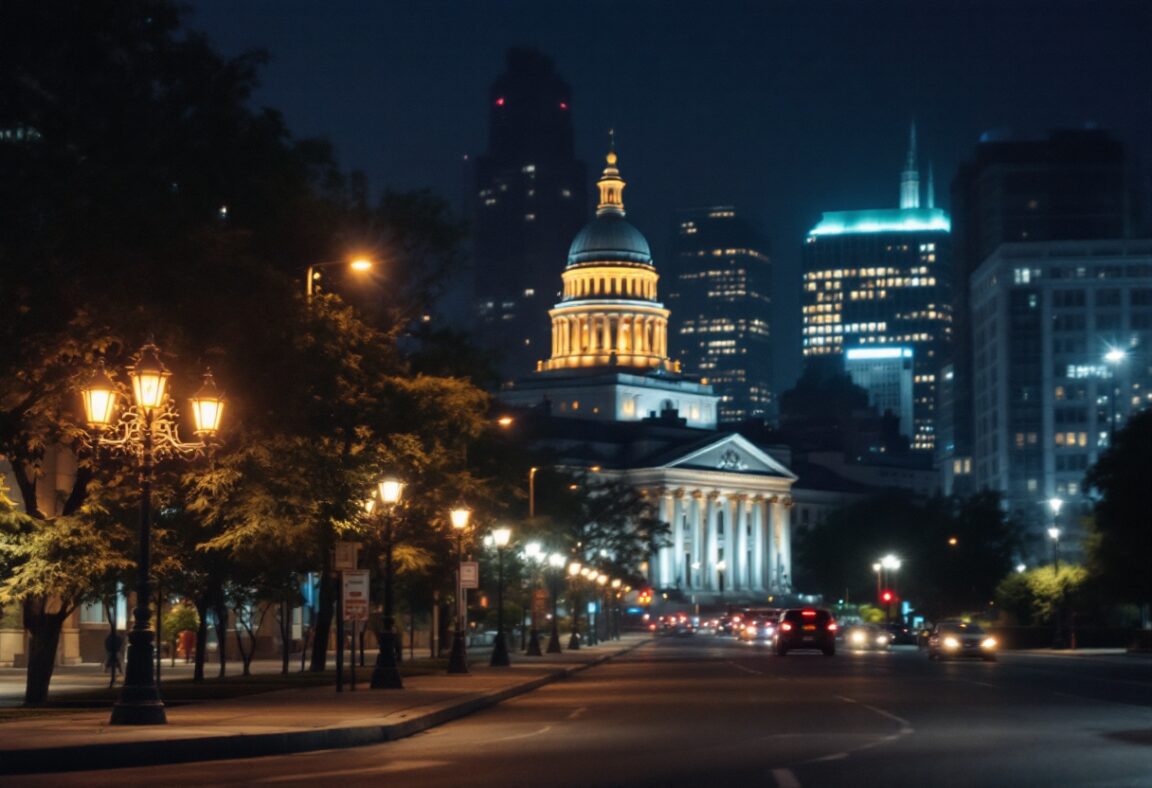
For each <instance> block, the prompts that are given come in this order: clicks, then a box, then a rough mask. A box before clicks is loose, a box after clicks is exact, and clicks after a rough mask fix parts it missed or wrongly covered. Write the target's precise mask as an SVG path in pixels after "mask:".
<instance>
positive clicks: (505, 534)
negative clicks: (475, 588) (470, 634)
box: [488, 528, 512, 668]
mask: <svg viewBox="0 0 1152 788" xmlns="http://www.w3.org/2000/svg"><path fill="white" fill-rule="evenodd" d="M511 539H512V529H511V528H497V529H496V530H494V531H493V532H492V543H493V544H494V545H496V566H497V570H496V571H497V579H496V640H495V641H494V642H493V643H492V661H491V662H489V663H488V665H489V666H490V667H493V668H506V667H508V666H509V665H510V664H511V663H510V662H509V660H508V643H507V641H506V640H505V638H504V548H505V547H507V546H508V542H509V541H511Z"/></svg>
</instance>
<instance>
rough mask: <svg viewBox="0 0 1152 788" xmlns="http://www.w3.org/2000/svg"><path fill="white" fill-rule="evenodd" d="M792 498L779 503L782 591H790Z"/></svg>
mask: <svg viewBox="0 0 1152 788" xmlns="http://www.w3.org/2000/svg"><path fill="white" fill-rule="evenodd" d="M792 503H793V502H792V498H791V497H790V496H789V497H786V498H784V499H783V500H782V501H781V502H780V554H781V555H780V565H781V567H782V574H781V584H782V585H783V590H784V591H786V592H787V591H791V590H792Z"/></svg>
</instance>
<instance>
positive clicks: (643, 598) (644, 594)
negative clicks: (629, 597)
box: [638, 588, 652, 605]
mask: <svg viewBox="0 0 1152 788" xmlns="http://www.w3.org/2000/svg"><path fill="white" fill-rule="evenodd" d="M638 601H639V602H640V604H642V605H650V604H652V589H651V588H642V589H640V594H639V599H638Z"/></svg>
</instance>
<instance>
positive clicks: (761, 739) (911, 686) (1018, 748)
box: [10, 635, 1152, 788]
mask: <svg viewBox="0 0 1152 788" xmlns="http://www.w3.org/2000/svg"><path fill="white" fill-rule="evenodd" d="M385 780H386V781H388V784H390V785H396V786H409V785H413V786H416V785H418V786H421V788H434V787H436V786H461V785H468V786H488V785H491V786H502V787H503V786H521V785H523V786H547V787H548V788H555V787H557V786H709V785H725V786H736V785H749V786H779V787H780V788H794V787H795V786H805V787H808V788H810V787H811V786H1148V785H1152V660H1149V659H1147V658H1139V657H1125V656H1103V657H1062V656H1038V655H1037V656H1033V655H1016V654H1005V655H1003V656H1002V657H1001V659H1000V661H999V662H996V663H984V662H981V661H979V660H976V661H971V662H943V663H937V662H930V661H929V660H928V659H926V658H925V657H924V656H923V654H921V653H919V652H917V651H916V649H914V648H911V647H904V648H900V649H896V650H893V651H892V652H889V653H850V652H846V651H843V650H842V651H841V652H840V653H839V654H838V655H837V656H835V657H832V658H827V657H824V656H822V655H820V654H816V653H812V654H804V653H792V654H789V655H788V656H787V657H775V656H773V655H771V654H770V653H769V652H768V650H767V648H764V647H760V646H756V645H750V644H742V643H737V642H735V641H732V640H729V639H720V638H715V637H710V636H705V635H698V636H696V637H690V638H666V639H660V640H657V641H654V642H653V643H651V644H648V645H645V646H643V647H641V648H639V649H636V650H635V651H633V652H631V653H629V654H628V655H625V656H623V657H619V658H617V659H615V660H613V661H612V662H610V663H608V664H605V665H603V666H600V667H597V668H594V669H591V670H588V671H585V672H583V673H581V674H578V676H577V677H575V678H573V679H571V680H568V681H564V682H560V683H557V684H552V685H549V686H546V687H544V688H542V689H539V690H537V691H535V692H532V693H530V694H528V695H525V696H522V697H521V698H518V699H515V700H512V701H509V702H506V703H503V704H501V705H499V706H496V707H494V708H492V709H490V710H487V711H484V712H481V713H478V714H475V715H473V716H470V717H467V718H465V719H462V720H459V721H457V722H454V723H451V724H448V725H444V726H442V727H439V728H436V729H433V730H431V731H429V732H427V733H424V734H421V735H418V736H414V737H412V738H409V739H405V740H402V741H398V742H391V743H388V744H383V745H377V746H371V747H362V748H356V749H349V750H329V751H324V752H316V753H309V754H303V755H295V756H286V757H276V758H259V759H250V760H239V761H217V762H211V763H198V764H184V765H179V766H165V767H156V768H147V769H128V770H115V771H90V772H80V773H76V772H73V773H64V774H55V775H35V776H29V777H22V778H16V779H13V780H10V784H12V785H45V786H47V785H52V786H61V785H84V786H105V785H107V786H124V785H137V784H145V783H147V784H149V785H188V784H203V785H311V786H316V785H341V786H347V785H369V784H372V785H377V784H380V783H381V782H382V781H385Z"/></svg>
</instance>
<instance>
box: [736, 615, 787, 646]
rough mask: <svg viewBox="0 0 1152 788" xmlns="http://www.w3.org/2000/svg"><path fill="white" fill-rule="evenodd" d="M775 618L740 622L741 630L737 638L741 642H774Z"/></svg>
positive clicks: (737, 633) (764, 617)
mask: <svg viewBox="0 0 1152 788" xmlns="http://www.w3.org/2000/svg"><path fill="white" fill-rule="evenodd" d="M776 624H777V621H776V619H775V618H772V617H770V616H763V617H759V616H757V617H754V618H749V619H745V620H743V621H741V622H740V628H739V629H738V630H737V632H736V637H738V638H740V639H741V640H744V641H748V642H753V641H757V640H765V641H770V640H772V636H773V635H775V634H776Z"/></svg>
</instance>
